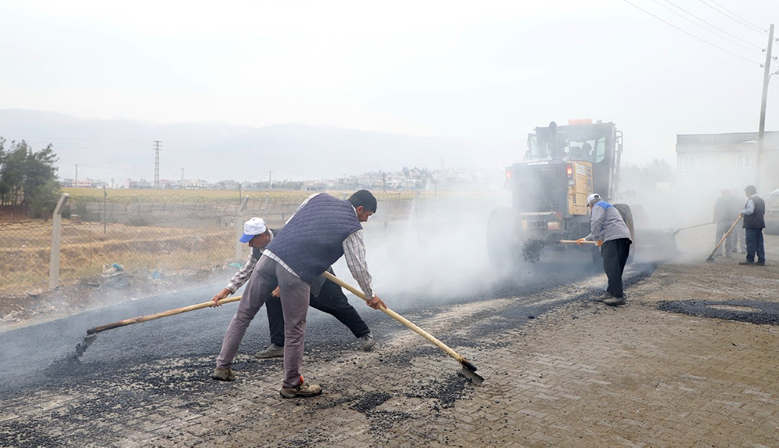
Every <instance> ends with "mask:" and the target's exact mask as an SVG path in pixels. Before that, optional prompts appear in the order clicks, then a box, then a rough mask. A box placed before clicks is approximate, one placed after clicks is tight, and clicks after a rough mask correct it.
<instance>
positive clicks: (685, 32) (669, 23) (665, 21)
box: [623, 0, 760, 66]
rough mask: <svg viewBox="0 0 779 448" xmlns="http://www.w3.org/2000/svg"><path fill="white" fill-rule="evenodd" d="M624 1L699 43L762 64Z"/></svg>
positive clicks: (626, 0) (626, 1) (625, 0)
mask: <svg viewBox="0 0 779 448" xmlns="http://www.w3.org/2000/svg"><path fill="white" fill-rule="evenodd" d="M623 1H624V2H625V3H627V4H628V5H630V6H632V7H634V8H636V9H638V10H640V11H643V12H645V13H647V14H649V15H650V16H652V17H654V18H655V19H657V20H659V21H661V22H663V23H665V24H666V25H670V26H672V27H674V28H676V29H677V30H679V31H681V32H683V33H684V34H687V35H688V36H692V37H694V38H696V39H698V40H699V41H701V42H703V43H705V44H708V45H711V46H712V47H714V48H718V49H720V50H722V51H724V52H725V53H729V54H732V55H733V56H735V57H737V58H740V59H743V60H745V61H747V62H751V63H752V64H755V65H758V66H759V65H760V63H759V62H755V61H753V60H751V59H747V58H745V57H744V56H741V55H739V54H736V53H733V52H732V51H730V50H726V49H724V48H722V47H720V46H719V45H716V44H713V43H711V42H709V41H707V40H705V39H701V38H700V37H698V36H696V35H694V34H692V33H690V32H689V31H685V30H683V29H681V28H679V27H678V26H676V25H674V24H673V23H671V22H668V21H667V20H664V19H661V18H660V17H658V16H656V15H654V14H652V13H651V12H649V11H647V10H646V9H643V8H640V7H639V6H637V5H634V4H633V3H630V2H629V1H628V0H623Z"/></svg>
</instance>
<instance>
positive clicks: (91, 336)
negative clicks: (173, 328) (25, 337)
mask: <svg viewBox="0 0 779 448" xmlns="http://www.w3.org/2000/svg"><path fill="white" fill-rule="evenodd" d="M239 300H241V296H235V297H228V298H226V299H222V300H220V301H219V305H222V304H225V303H231V302H237V301H239ZM211 306H214V302H213V301H211V300H209V301H208V302H203V303H198V304H197V305H189V306H185V307H182V308H176V309H175V310H168V311H163V312H160V313H156V314H147V315H146V316H140V317H133V318H130V319H124V320H120V321H118V322H113V323H110V324H105V325H101V326H99V327H94V328H90V329H89V330H87V336H86V337H85V338H84V341H83V342H81V343H80V344H78V345H77V346H76V355H77V357H81V355H83V354H84V352H85V351H86V350H87V347H89V346H90V345H92V343H93V342H95V339H97V334H98V333H100V332H101V331H106V330H112V329H114V328H119V327H125V326H127V325H132V324H139V323H141V322H147V321H150V320H154V319H160V318H162V317H168V316H175V315H176V314H181V313H186V312H188V311H194V310H199V309H201V308H208V307H211Z"/></svg>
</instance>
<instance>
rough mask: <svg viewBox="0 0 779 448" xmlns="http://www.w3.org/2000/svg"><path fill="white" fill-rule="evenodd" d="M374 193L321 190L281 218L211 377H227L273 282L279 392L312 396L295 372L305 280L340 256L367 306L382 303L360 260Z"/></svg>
mask: <svg viewBox="0 0 779 448" xmlns="http://www.w3.org/2000/svg"><path fill="white" fill-rule="evenodd" d="M376 205H377V204H376V198H375V197H374V196H373V194H371V192H370V191H367V190H360V191H358V192H356V193H354V194H353V195H352V196H351V197H350V198H349V200H348V201H344V200H341V199H337V198H334V197H332V196H330V195H328V194H326V193H319V194H315V195H312V196H310V197H309V198H308V199H306V200H305V201H304V202H303V204H301V205H300V207H298V209H297V211H296V212H295V214H294V215H292V217H291V218H290V219H289V221H287V224H286V225H285V226H284V230H283V231H282V232H281V233H280V234H279V235H277V236H276V237H275V238H274V239H273V240H272V241H271V242H270V243H269V244H268V245H267V246H266V248H265V252H264V253H263V254H262V256H261V257H260V259H259V261H258V262H257V265H256V266H255V267H254V271H253V272H252V275H251V277H250V278H249V283H248V284H247V285H246V289H245V291H244V294H243V297H242V298H241V302H240V304H239V305H238V311H237V312H236V313H235V316H233V319H232V320H231V321H230V325H229V326H228V327H227V332H226V333H225V337H224V341H223V342H222V350H221V351H220V353H219V356H218V357H217V359H216V369H215V370H214V373H213V374H212V375H211V377H212V378H214V379H220V380H226V381H232V380H234V379H235V375H234V374H233V371H232V364H233V360H234V358H235V354H236V353H237V352H238V346H239V345H240V343H241V339H243V336H244V334H245V333H246V329H247V328H248V326H249V323H251V321H252V319H253V318H254V316H255V315H256V314H257V312H258V311H259V310H260V308H261V307H262V305H263V304H264V303H265V300H266V299H267V298H268V297H270V296H271V294H272V292H273V290H275V289H276V287H277V286H278V287H279V294H280V299H281V306H282V309H283V315H284V339H285V340H284V380H283V381H282V387H281V389H280V390H279V393H280V394H281V396H282V397H284V398H295V397H312V396H315V395H319V394H321V393H322V388H321V387H320V386H319V385H316V384H308V383H307V382H306V381H305V380H304V378H303V375H301V373H300V367H301V366H302V364H303V341H304V339H305V328H306V314H307V311H308V306H309V296H310V290H311V284H312V283H313V282H314V280H315V279H316V278H317V277H318V276H319V275H321V274H322V273H323V272H325V270H327V269H328V268H329V267H330V266H331V265H332V264H333V263H335V262H336V260H338V259H339V258H341V257H342V256H345V257H346V265H347V266H348V267H349V270H350V271H351V273H352V276H353V277H354V278H355V280H357V283H358V284H359V286H360V289H362V291H363V293H364V294H365V296H366V297H370V299H369V300H368V301H367V303H368V306H370V307H371V308H374V309H381V308H386V306H385V305H384V302H383V301H382V300H381V298H380V297H379V296H377V295H375V294H374V292H373V287H372V277H371V275H370V273H369V272H368V267H367V264H366V262H365V243H364V242H363V232H362V225H361V223H363V222H366V221H368V218H370V216H371V215H373V214H374V213H375V212H376Z"/></svg>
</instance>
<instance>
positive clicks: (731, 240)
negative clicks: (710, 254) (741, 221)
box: [714, 221, 738, 255]
mask: <svg viewBox="0 0 779 448" xmlns="http://www.w3.org/2000/svg"><path fill="white" fill-rule="evenodd" d="M732 225H733V222H732V221H731V222H718V223H717V237H716V238H715V241H714V244H715V245H716V244H719V242H720V240H721V239H722V237H723V236H724V235H725V232H727V231H728V230H730V226H732ZM737 242H738V229H737V228H734V229H733V230H732V231H731V232H730V234H729V235H728V237H727V238H725V244H723V245H722V246H720V247H719V248H718V249H717V253H718V254H722V248H723V247H724V248H725V255H730V254H732V253H734V252H735V251H736V243H737Z"/></svg>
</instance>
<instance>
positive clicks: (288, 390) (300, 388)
mask: <svg viewBox="0 0 779 448" xmlns="http://www.w3.org/2000/svg"><path fill="white" fill-rule="evenodd" d="M279 393H280V394H281V396H282V397H283V398H308V397H315V396H317V395H319V394H321V393H322V388H321V387H320V386H319V385H318V384H308V383H307V382H305V381H304V380H303V375H300V384H298V385H297V386H295V387H284V386H282V387H281V389H279Z"/></svg>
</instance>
